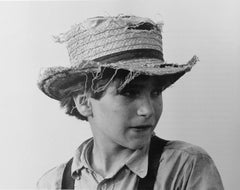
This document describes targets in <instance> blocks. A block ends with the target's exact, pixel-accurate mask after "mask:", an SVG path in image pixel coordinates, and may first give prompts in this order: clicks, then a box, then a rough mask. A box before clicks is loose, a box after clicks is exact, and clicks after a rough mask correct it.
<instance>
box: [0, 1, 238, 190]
mask: <svg viewBox="0 0 240 190" xmlns="http://www.w3.org/2000/svg"><path fill="white" fill-rule="evenodd" d="M239 5H240V3H239V1H237V0H236V1H234V0H226V1H225V0H212V1H209V0H198V1H194V0H181V1H174V0H166V1H162V0H156V1H153V0H148V1H139V0H138V1H131V0H125V1H124V0H121V1H120V0H119V1H117V0H116V1H113V0H112V1H100V0H98V1H88V2H51V3H49V2H28V3H23V2H16V3H4V2H1V3H0V27H1V29H0V52H1V53H0V64H1V69H0V86H1V93H0V118H1V119H0V150H1V156H0V188H34V187H35V184H36V181H37V180H38V178H39V177H40V176H41V175H42V174H43V173H44V172H45V171H47V170H49V169H50V168H52V167H54V166H56V165H58V164H60V163H62V162H64V161H66V160H68V159H69V158H70V157H71V156H72V154H73V152H74V151H75V149H76V148H77V147H78V146H79V145H80V143H81V142H82V141H84V140H85V139H86V138H88V137H90V136H91V132H90V130H89V126H88V124H87V123H86V122H80V121H78V120H77V119H75V118H71V117H68V116H67V115H65V114H64V111H63V110H61V109H60V108H59V104H58V102H57V101H55V100H52V99H50V98H48V97H47V96H45V95H44V94H43V93H42V92H41V91H39V90H38V88H37V86H36V81H37V76H38V73H39V69H40V68H41V67H48V66H54V65H68V55H67V51H66V49H65V47H64V45H59V44H56V43H54V42H53V40H52V35H56V34H59V33H61V32H65V31H67V30H68V29H69V28H70V26H71V25H73V24H75V23H78V22H80V21H82V20H84V19H85V18H87V17H92V16H96V15H117V14H119V13H129V14H136V15H140V16H147V17H151V18H153V19H154V20H159V21H164V23H165V24H164V27H163V45H164V46H163V48H164V56H165V60H166V61H168V62H176V63H179V64H184V63H186V62H187V61H188V60H189V59H190V58H191V57H192V56H193V55H194V54H196V55H198V56H199V58H200V62H199V63H198V64H197V65H196V66H195V67H194V68H193V70H192V72H190V73H188V74H186V75H185V76H184V77H183V78H182V79H180V80H179V81H178V82H177V83H176V84H175V85H174V86H173V87H171V88H169V89H168V90H166V91H165V92H164V94H163V100H164V112H163V115H162V117H161V119H160V122H159V124H158V127H157V129H156V133H157V134H158V135H159V136H161V137H162V138H166V139H180V140H184V141H187V142H190V143H193V144H197V145H199V146H201V147H203V148H204V149H205V150H206V151H207V152H208V153H209V154H210V155H211V156H212V158H213V159H214V161H215V163H216V165H217V167H218V169H219V171H220V173H221V176H222V179H223V182H224V185H225V188H226V189H236V187H238V181H237V179H239V177H240V176H239V171H240V164H239V163H238V162H239V156H240V154H239V148H238V144H239V143H240V140H239V138H238V136H239V129H238V128H239V124H240V120H239V113H240V101H239V96H240V93H239V92H240V85H239V83H240V75H239V74H240V72H239V71H240V56H239V54H240V37H239V34H240V12H239V10H238V8H239Z"/></svg>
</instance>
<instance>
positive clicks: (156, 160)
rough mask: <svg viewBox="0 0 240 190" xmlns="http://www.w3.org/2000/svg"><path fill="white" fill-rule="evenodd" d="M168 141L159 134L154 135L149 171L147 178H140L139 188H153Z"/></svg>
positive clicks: (150, 151) (140, 189) (150, 189)
mask: <svg viewBox="0 0 240 190" xmlns="http://www.w3.org/2000/svg"><path fill="white" fill-rule="evenodd" d="M167 142H168V141H166V140H163V139H160V138H158V137H157V136H153V137H152V139H151V144H150V150H149V159H148V173H147V175H146V177H145V178H140V180H139V183H138V190H146V189H148V190H152V189H153V187H154V183H155V181H156V176H157V171H158V167H159V164H160V157H161V155H162V152H163V149H164V146H165V145H166V143H167Z"/></svg>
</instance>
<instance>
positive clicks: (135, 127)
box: [130, 125, 153, 131]
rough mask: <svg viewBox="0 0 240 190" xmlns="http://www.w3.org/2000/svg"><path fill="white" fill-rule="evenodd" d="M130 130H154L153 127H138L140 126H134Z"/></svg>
mask: <svg viewBox="0 0 240 190" xmlns="http://www.w3.org/2000/svg"><path fill="white" fill-rule="evenodd" d="M130 128H132V129H136V130H139V131H143V130H147V129H151V128H153V126H152V125H138V126H134V127H130Z"/></svg>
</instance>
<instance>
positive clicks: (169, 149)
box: [164, 141, 210, 158]
mask: <svg viewBox="0 0 240 190" xmlns="http://www.w3.org/2000/svg"><path fill="white" fill-rule="evenodd" d="M164 152H166V153H172V154H185V155H188V156H193V157H208V158H210V156H209V154H208V153H207V152H206V151H205V150H204V149H203V148H201V147H199V146H197V145H193V144H190V143H187V142H184V141H168V143H167V144H166V146H165V148H164Z"/></svg>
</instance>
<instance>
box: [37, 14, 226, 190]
mask: <svg viewBox="0 0 240 190" xmlns="http://www.w3.org/2000/svg"><path fill="white" fill-rule="evenodd" d="M56 40H57V41H58V42H60V43H66V45H67V48H68V52H69V56H70V62H71V66H70V67H52V68H48V69H46V70H45V71H44V72H43V73H42V75H41V77H40V80H39V84H38V85H39V87H40V89H41V90H42V91H43V92H44V93H45V94H46V95H48V96H49V97H51V98H54V99H56V100H59V101H60V103H61V106H62V107H64V108H65V109H66V113H67V114H69V115H72V116H75V117H77V118H78V119H81V120H86V121H88V122H89V124H90V127H91V130H92V134H93V138H90V139H88V140H86V141H85V142H84V143H82V144H81V145H80V147H79V148H78V149H77V151H76V154H75V156H74V157H73V159H71V160H70V161H69V162H67V163H64V164H61V165H60V166H58V167H55V168H54V169H52V170H50V171H49V172H47V173H46V174H45V175H44V176H43V177H42V178H41V179H40V180H39V182H38V188H47V189H122V190H128V189H129V190H130V189H166V190H169V189H170V190H172V189H197V190H198V189H223V185H222V182H221V178H220V176H219V173H218V171H217V169H216V167H215V165H214V162H213V161H212V159H211V158H210V156H209V155H208V154H207V153H206V152H205V151H204V150H202V149H201V148H199V147H197V146H194V145H191V144H188V143H185V142H180V141H166V140H163V139H160V138H159V137H157V136H155V135H154V128H155V127H156V125H157V123H158V120H159V118H160V116H161V113H162V106H163V104H162V91H163V90H165V89H166V88H167V87H169V86H170V85H171V84H173V83H174V82H175V81H177V80H178V79H179V78H180V77H181V76H183V75H184V74H185V73H186V72H188V71H190V70H191V68H192V66H193V65H194V64H195V63H196V62H197V57H196V56H194V57H193V58H192V59H191V60H190V61H189V62H188V63H187V64H185V65H176V64H167V63H165V62H164V59H163V53H162V35H161V24H159V23H154V22H153V21H152V20H150V19H148V18H141V17H136V16H125V15H121V16H117V17H95V18H91V19H88V20H86V21H85V22H83V23H81V24H79V25H76V26H75V27H73V28H72V29H71V30H69V31H68V32H66V33H64V34H61V35H60V36H59V37H57V38H56Z"/></svg>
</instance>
